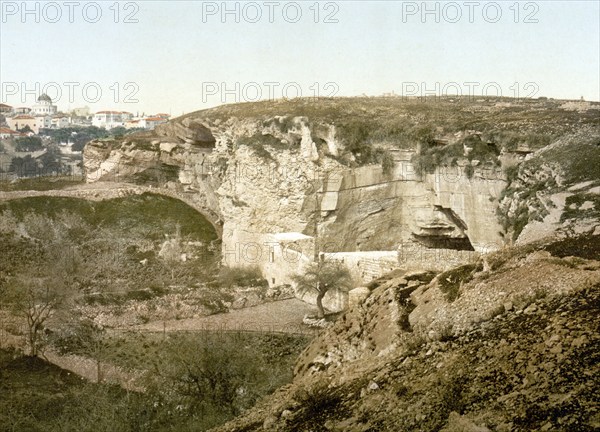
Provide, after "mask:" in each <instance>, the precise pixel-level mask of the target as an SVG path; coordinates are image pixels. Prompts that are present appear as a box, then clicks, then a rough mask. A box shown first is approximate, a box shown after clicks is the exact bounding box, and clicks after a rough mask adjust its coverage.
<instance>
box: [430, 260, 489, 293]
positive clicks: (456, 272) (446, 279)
mask: <svg viewBox="0 0 600 432" xmlns="http://www.w3.org/2000/svg"><path fill="white" fill-rule="evenodd" d="M482 268H483V267H482V265H481V263H473V264H465V265H462V266H460V267H456V268H454V269H452V270H448V271H445V272H444V273H441V274H440V275H439V276H438V286H439V287H440V290H442V292H443V293H444V295H445V296H446V300H447V301H449V302H453V301H454V300H456V299H457V298H458V296H459V295H460V287H461V286H462V285H463V284H465V283H467V282H469V281H470V280H471V279H472V278H473V275H474V274H475V273H476V272H478V271H481V270H482Z"/></svg>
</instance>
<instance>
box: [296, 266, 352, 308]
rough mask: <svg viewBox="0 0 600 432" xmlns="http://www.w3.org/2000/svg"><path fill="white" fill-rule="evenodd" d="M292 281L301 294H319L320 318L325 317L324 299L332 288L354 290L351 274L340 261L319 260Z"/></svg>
mask: <svg viewBox="0 0 600 432" xmlns="http://www.w3.org/2000/svg"><path fill="white" fill-rule="evenodd" d="M292 280H293V281H294V282H295V283H296V287H297V289H298V290H299V291H300V292H301V293H306V292H310V291H312V292H315V293H316V294H317V309H318V317H319V318H324V317H325V310H324V308H323V297H325V294H327V292H328V291H329V290H330V289H332V288H341V289H350V288H352V277H351V276H350V272H349V271H348V269H347V268H346V266H344V265H343V264H342V263H340V262H338V261H325V260H321V259H319V260H317V261H316V262H312V263H310V264H309V265H308V267H307V268H306V270H305V271H304V273H301V274H297V275H294V276H293V277H292Z"/></svg>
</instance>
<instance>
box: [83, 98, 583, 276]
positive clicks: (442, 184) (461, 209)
mask: <svg viewBox="0 0 600 432" xmlns="http://www.w3.org/2000/svg"><path fill="white" fill-rule="evenodd" d="M544 103H546V104H547V103H549V102H544ZM484 105H485V106H484V107H481V108H485V109H481V110H473V109H472V107H471V106H469V105H468V104H465V106H462V102H461V106H457V105H456V103H455V101H454V100H452V102H440V103H439V106H438V105H435V106H427V105H426V104H425V105H424V104H420V105H419V104H418V103H417V104H415V103H412V102H411V103H408V102H404V101H402V100H400V99H399V100H397V101H396V100H391V101H390V100H385V99H383V100H370V99H364V100H363V99H356V100H353V99H347V100H346V99H341V100H323V101H320V100H319V101H311V102H306V101H301V102H295V103H294V102H272V103H269V104H266V103H256V104H241V105H234V106H224V107H220V108H216V109H213V110H207V111H199V112H196V113H193V114H189V115H187V116H184V117H181V118H178V119H174V120H172V121H171V122H169V123H167V124H165V125H161V126H159V127H157V129H156V130H155V131H153V132H152V133H146V134H141V135H132V136H126V137H125V138H123V139H120V140H105V141H93V142H91V143H89V144H88V145H87V146H86V149H85V152H84V164H85V168H86V176H87V180H88V181H89V182H93V181H98V180H112V181H121V182H134V183H144V184H146V185H154V186H155V187H158V188H161V189H165V190H170V191H173V192H174V193H178V194H180V195H181V196H185V197H186V198H187V199H189V200H194V202H195V203H196V205H195V207H197V208H203V209H205V212H206V213H207V214H210V215H212V216H213V217H212V219H213V220H216V221H218V223H219V224H221V225H222V233H223V235H222V239H223V246H222V248H223V256H224V260H225V262H226V263H227V264H229V265H254V264H258V265H259V266H264V265H265V262H266V261H268V260H269V257H270V255H271V253H272V250H271V248H272V244H270V243H269V242H271V235H272V234H284V233H299V234H303V235H306V236H308V237H312V238H313V239H314V244H315V245H314V246H313V248H318V249H319V250H321V251H325V252H340V251H344V252H356V251H395V250H398V249H399V250H400V252H401V254H402V255H403V256H404V257H405V258H407V260H405V261H404V262H403V263H402V265H403V266H404V267H406V268H412V269H419V268H431V269H442V268H447V267H448V266H447V263H446V262H445V258H443V257H442V258H440V256H442V255H443V254H442V255H435V254H434V255H435V256H433V255H431V254H428V251H440V250H441V251H453V250H459V251H467V252H468V251H475V252H487V251H490V250H495V249H498V248H499V247H501V245H502V244H503V243H505V242H507V241H509V237H510V236H509V235H507V234H506V231H507V230H512V229H513V227H512V225H511V224H518V223H520V222H519V221H520V220H521V219H519V217H518V216H517V217H513V216H509V217H508V223H507V225H511V226H505V227H504V230H503V227H502V226H501V224H500V223H499V219H498V215H497V207H498V201H499V198H501V194H502V191H503V190H504V189H505V187H506V184H507V183H506V179H505V178H506V177H505V173H504V168H505V167H506V166H502V165H500V162H499V161H500V160H503V159H502V155H505V154H509V155H511V154H512V155H515V154H517V153H515V151H516V150H515V149H516V147H515V145H516V144H515V138H514V136H517V138H516V140H517V141H516V142H519V140H520V139H521V138H522V139H523V140H525V141H524V142H526V141H527V139H530V140H532V142H534V138H535V139H536V140H537V141H535V142H538V141H540V140H539V133H538V132H537V129H535V130H534V131H533V132H532V131H531V129H532V128H536V127H538V123H536V122H525V124H523V123H524V122H520V123H518V124H513V123H510V122H511V121H512V120H510V119H512V118H514V112H515V110H516V109H517V110H521V109H523V110H525V112H527V113H528V114H527V115H530V116H535V115H539V114H536V113H539V112H540V111H539V109H537V107H535V109H533V110H531V107H529V106H528V105H527V104H526V103H524V102H523V103H522V104H521V105H523V106H521V105H519V106H517V105H513V104H511V103H504V104H500V105H498V104H496V105H494V104H492V103H487V104H484ZM447 109H451V110H453V112H454V113H455V117H453V118H462V117H464V121H467V120H469V119H470V120H472V119H473V116H478V115H481V114H477V113H478V112H479V111H481V112H484V113H485V115H486V116H487V117H486V120H485V121H489V120H488V119H489V118H493V116H498V124H499V125H500V126H501V127H502V128H505V129H508V130H509V131H511V132H510V133H512V134H513V135H514V136H513V135H509V133H508V132H505V131H502V130H501V131H500V132H497V133H495V132H494V133H489V132H482V130H479V131H478V130H475V129H473V130H471V129H469V130H466V131H465V128H464V126H460V125H459V124H458V123H457V124H450V125H448V119H445V118H444V117H443V115H442V113H444V112H446V111H445V110H447ZM556 109H559V108H556ZM594 109H595V108H594ZM438 110H439V112H438ZM528 110H530V111H528ZM457 113H458V114H457ZM559 114H560V116H559V117H557V118H563V117H564V116H567V117H565V119H564V120H562V122H555V123H554V124H553V129H552V131H553V134H555V135H560V134H564V133H567V132H569V133H571V132H572V130H573V129H575V130H578V128H580V127H584V126H585V124H583V125H582V126H579V123H586V124H587V122H589V118H588V117H590V114H589V112H586V113H575V112H570V111H569V112H568V113H566V112H565V113H563V112H562V111H561V112H560V113H559ZM561 116H563V117H561ZM481 121H482V122H484V120H481ZM540 124H542V123H540ZM423 125H429V126H423ZM485 128H489V126H485ZM511 128H512V129H511ZM457 129H459V132H456V133H455V132H453V131H455V130H457ZM482 129H483V128H482ZM424 130H426V131H425V132H424ZM520 131H523V132H522V136H520V135H518V134H519V132H520ZM494 134H495V135H494ZM507 134H508V135H507ZM507 136H508V137H510V140H509V141H507V140H508V138H506V137H507ZM532 137H533V138H532ZM548 139H550V138H548ZM503 140H504V141H503ZM494 141H496V142H494ZM505 141H506V142H505ZM541 141H543V142H546V141H544V140H541ZM541 141H540V142H541ZM473 142H476V144H477V146H479V147H473ZM425 143H426V144H427V149H428V150H427V152H428V153H427V155H426V156H427V158H425V159H423V158H421V159H422V160H426V163H427V166H426V167H425V169H423V167H421V166H418V165H415V163H417V162H418V160H415V153H416V152H418V151H419V150H418V149H419V148H425V147H424V146H425ZM492 147H493V148H494V149H495V151H497V152H500V153H501V157H500V158H497V157H496V155H495V154H494V153H493V152H492V153H490V152H489V151H488V150H486V149H488V148H492ZM481 149H483V151H482V150H481ZM511 152H512V153H511ZM490 154H491V155H492V158H491V159H490V158H488V157H487V156H486V155H490ZM418 163H420V162H418ZM432 164H433V165H432ZM583 204H584V205H585V206H587V205H589V204H585V203H583ZM511 205H512V204H509V203H508V201H505V202H503V203H502V206H503V208H505V207H506V208H510V206H511ZM511 211H512V210H511ZM505 219H506V218H505ZM530 219H531V222H532V221H533V220H534V219H535V218H530ZM500 220H502V218H500ZM528 222H530V220H529V219H528ZM295 238H300V237H299V236H298V235H296V237H295ZM285 247H287V246H285ZM289 247H290V249H294V248H296V249H298V250H300V249H299V247H296V246H294V245H290V246H289ZM282 248H284V247H283V246H282ZM301 249H302V254H304V255H307V253H306V249H307V248H306V247H305V246H302V248H301ZM308 255H310V253H308ZM432 256H433V258H432ZM461 259H462V258H461ZM470 259H471V257H470V256H467V259H466V260H467V261H468V260H470ZM295 270H296V268H292V269H289V271H295ZM289 271H287V270H286V272H289ZM272 279H277V280H276V282H272V280H271V278H270V280H269V282H270V283H271V284H273V283H275V284H279V283H285V282H286V278H285V277H284V278H280V277H279V276H278V277H277V278H275V277H274V278H272Z"/></svg>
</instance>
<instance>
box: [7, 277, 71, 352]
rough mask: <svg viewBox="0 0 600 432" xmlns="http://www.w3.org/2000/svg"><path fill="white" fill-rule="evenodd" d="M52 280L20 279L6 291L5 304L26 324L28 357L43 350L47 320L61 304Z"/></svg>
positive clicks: (60, 298) (60, 297) (54, 282)
mask: <svg viewBox="0 0 600 432" xmlns="http://www.w3.org/2000/svg"><path fill="white" fill-rule="evenodd" d="M56 282H57V281H54V280H42V279H37V278H33V277H20V278H19V279H16V280H14V281H13V283H12V284H11V286H9V287H8V289H7V290H6V293H5V294H6V297H5V302H6V303H8V305H9V306H10V308H11V309H12V311H13V312H14V313H15V314H16V315H18V316H21V317H23V318H24V319H25V321H26V323H27V345H28V347H29V355H30V356H37V355H38V354H39V353H40V352H41V350H42V349H43V342H42V339H43V337H42V336H43V331H44V328H45V324H46V322H47V321H48V319H49V318H50V317H51V316H52V315H53V314H54V312H55V311H56V310H57V307H58V306H59V305H60V303H61V302H62V296H60V295H59V292H58V290H56V289H55V288H56Z"/></svg>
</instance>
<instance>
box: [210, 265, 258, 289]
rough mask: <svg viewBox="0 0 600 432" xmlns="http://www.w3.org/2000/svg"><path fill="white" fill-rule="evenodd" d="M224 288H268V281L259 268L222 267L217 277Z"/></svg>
mask: <svg viewBox="0 0 600 432" xmlns="http://www.w3.org/2000/svg"><path fill="white" fill-rule="evenodd" d="M217 280H218V282H219V285H220V286H221V287H223V288H233V287H236V286H237V287H266V286H268V285H269V284H268V282H267V280H266V279H265V278H264V277H263V275H262V272H261V271H260V269H259V268H258V267H256V266H255V267H243V266H237V267H222V268H221V269H220V270H219V275H218V277H217Z"/></svg>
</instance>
